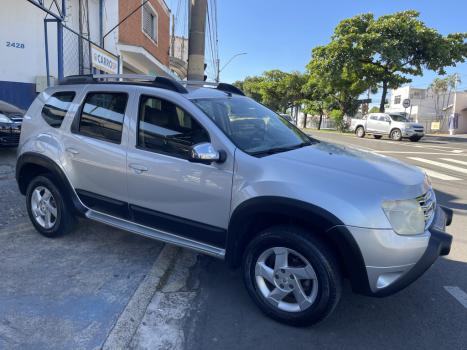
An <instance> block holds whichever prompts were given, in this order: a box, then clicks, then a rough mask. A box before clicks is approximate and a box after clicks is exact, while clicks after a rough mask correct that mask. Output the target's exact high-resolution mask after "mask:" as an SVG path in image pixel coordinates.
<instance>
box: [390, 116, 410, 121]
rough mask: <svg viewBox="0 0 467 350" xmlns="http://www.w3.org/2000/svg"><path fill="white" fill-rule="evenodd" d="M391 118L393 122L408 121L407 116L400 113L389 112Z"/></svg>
mask: <svg viewBox="0 0 467 350" xmlns="http://www.w3.org/2000/svg"><path fill="white" fill-rule="evenodd" d="M390 116H391V118H392V120H394V121H395V122H408V120H407V118H406V117H404V116H403V115H400V114H390Z"/></svg>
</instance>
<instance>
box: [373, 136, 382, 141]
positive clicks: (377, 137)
mask: <svg viewBox="0 0 467 350" xmlns="http://www.w3.org/2000/svg"><path fill="white" fill-rule="evenodd" d="M373 137H374V138H375V139H377V140H379V139H380V138H382V137H383V135H373Z"/></svg>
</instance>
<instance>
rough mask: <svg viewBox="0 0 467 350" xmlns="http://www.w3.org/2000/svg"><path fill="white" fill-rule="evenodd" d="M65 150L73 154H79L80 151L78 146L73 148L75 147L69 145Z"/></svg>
mask: <svg viewBox="0 0 467 350" xmlns="http://www.w3.org/2000/svg"><path fill="white" fill-rule="evenodd" d="M65 151H67V152H68V153H71V154H79V151H78V150H77V149H76V148H73V147H68V148H66V149H65Z"/></svg>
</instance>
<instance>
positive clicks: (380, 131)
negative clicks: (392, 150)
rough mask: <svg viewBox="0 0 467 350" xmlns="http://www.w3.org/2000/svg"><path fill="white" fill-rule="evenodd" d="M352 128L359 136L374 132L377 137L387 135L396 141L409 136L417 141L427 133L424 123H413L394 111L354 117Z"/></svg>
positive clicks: (411, 139)
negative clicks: (358, 117) (393, 112)
mask: <svg viewBox="0 0 467 350" xmlns="http://www.w3.org/2000/svg"><path fill="white" fill-rule="evenodd" d="M350 130H351V131H353V132H355V135H357V136H358V137H365V134H372V135H373V137H374V138H375V139H380V138H381V137H383V135H387V136H389V137H390V138H391V139H392V140H394V141H400V140H402V138H408V139H410V141H413V142H417V141H418V140H420V139H421V138H422V137H423V136H424V135H425V130H424V128H423V125H421V124H418V123H412V122H410V121H409V120H407V118H406V117H404V116H403V115H401V114H392V113H391V114H388V113H370V114H368V115H367V116H365V117H363V118H362V119H352V120H351V123H350Z"/></svg>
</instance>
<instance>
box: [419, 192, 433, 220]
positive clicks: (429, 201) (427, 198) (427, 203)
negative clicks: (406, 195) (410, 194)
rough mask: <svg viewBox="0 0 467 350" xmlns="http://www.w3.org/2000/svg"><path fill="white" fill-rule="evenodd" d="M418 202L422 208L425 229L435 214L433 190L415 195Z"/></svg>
mask: <svg viewBox="0 0 467 350" xmlns="http://www.w3.org/2000/svg"><path fill="white" fill-rule="evenodd" d="M417 200H418V203H420V206H421V207H422V209H423V214H424V215H425V229H427V228H428V227H429V226H430V225H431V223H432V221H433V218H434V216H435V210H436V197H435V193H434V192H433V190H431V189H430V190H429V191H428V192H427V193H425V194H424V195H423V196H420V197H417Z"/></svg>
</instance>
